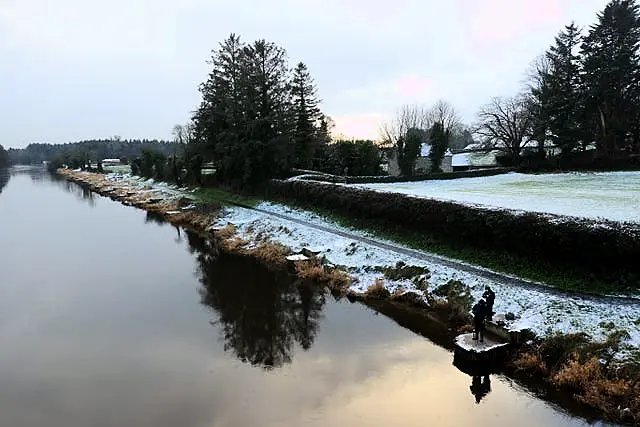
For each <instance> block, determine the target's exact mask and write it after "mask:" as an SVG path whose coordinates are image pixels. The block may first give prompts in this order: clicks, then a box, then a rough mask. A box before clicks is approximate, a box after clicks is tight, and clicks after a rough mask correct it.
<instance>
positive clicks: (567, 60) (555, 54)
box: [538, 23, 584, 153]
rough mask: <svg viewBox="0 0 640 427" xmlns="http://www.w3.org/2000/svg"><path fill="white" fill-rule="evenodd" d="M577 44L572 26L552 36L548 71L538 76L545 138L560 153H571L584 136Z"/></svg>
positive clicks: (577, 38) (577, 33)
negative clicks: (545, 131)
mask: <svg viewBox="0 0 640 427" xmlns="http://www.w3.org/2000/svg"><path fill="white" fill-rule="evenodd" d="M581 42H582V36H581V34H580V30H579V29H578V27H576V25H575V24H574V23H571V24H570V25H567V26H566V27H565V29H564V31H562V32H560V34H558V35H557V36H556V38H555V44H554V45H553V46H552V47H551V48H550V49H549V51H547V53H546V56H547V59H548V60H549V65H550V70H549V71H550V72H549V73H548V74H547V75H545V76H542V81H543V86H542V88H541V90H540V92H539V94H538V95H539V98H540V99H541V101H542V106H543V110H544V113H543V116H544V117H545V119H546V120H547V128H548V130H549V132H550V135H549V137H550V139H551V140H552V141H553V142H554V143H555V145H556V146H558V147H560V148H561V150H562V152H563V153H568V152H571V151H573V150H574V149H575V148H576V147H577V146H578V145H579V143H580V142H581V141H582V140H583V136H584V132H583V129H582V128H581V126H580V121H581V113H582V112H581V109H580V106H581V105H582V104H583V103H582V92H581V76H580V73H581V64H580V57H579V55H578V48H579V46H580V43H581Z"/></svg>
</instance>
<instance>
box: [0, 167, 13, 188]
mask: <svg viewBox="0 0 640 427" xmlns="http://www.w3.org/2000/svg"><path fill="white" fill-rule="evenodd" d="M10 177H11V174H10V173H9V171H8V170H7V169H0V193H2V189H3V188H4V187H5V186H6V185H7V184H8V183H9V178H10Z"/></svg>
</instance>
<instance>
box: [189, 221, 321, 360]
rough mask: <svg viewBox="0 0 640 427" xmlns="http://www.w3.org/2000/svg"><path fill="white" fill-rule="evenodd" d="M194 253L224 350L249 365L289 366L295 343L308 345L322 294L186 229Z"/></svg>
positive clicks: (205, 301)
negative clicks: (219, 328) (220, 249)
mask: <svg viewBox="0 0 640 427" xmlns="http://www.w3.org/2000/svg"><path fill="white" fill-rule="evenodd" d="M186 236H187V239H188V242H189V246H190V250H191V251H192V252H193V253H196V254H197V259H198V276H199V280H200V282H201V284H202V287H201V289H200V294H201V298H202V299H201V302H202V304H204V305H206V306H208V307H211V308H212V309H213V311H214V312H215V313H216V314H217V316H218V322H216V324H218V325H219V326H220V327H221V333H222V335H223V338H224V348H225V351H229V352H232V353H233V354H234V355H235V356H236V357H237V358H238V359H240V360H241V361H243V362H245V363H250V364H251V365H253V366H260V367H262V368H264V369H267V370H269V369H273V368H278V367H281V366H283V365H284V364H286V363H290V362H291V360H292V356H293V353H294V350H295V346H296V344H297V345H299V346H300V347H302V348H303V349H304V350H308V349H309V348H311V346H312V345H313V341H314V339H315V337H316V335H317V333H318V328H319V324H320V321H321V319H322V308H323V306H324V304H325V291H324V289H322V288H319V287H314V286H306V285H303V284H300V283H297V282H296V281H295V278H293V277H292V276H291V275H289V274H288V273H286V272H281V273H274V272H271V271H269V270H267V269H266V268H265V267H264V266H263V265H262V264H260V263H259V262H257V261H256V260H254V259H252V258H250V257H245V256H238V255H230V254H228V253H224V252H221V251H218V250H217V248H216V247H215V245H214V244H213V243H212V242H210V241H209V240H207V239H204V238H202V237H200V236H198V235H197V234H195V233H193V232H190V231H186Z"/></svg>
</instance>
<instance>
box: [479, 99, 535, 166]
mask: <svg viewBox="0 0 640 427" xmlns="http://www.w3.org/2000/svg"><path fill="white" fill-rule="evenodd" d="M531 122H532V117H531V111H530V109H529V108H528V101H527V99H526V97H524V96H516V97H511V98H500V97H497V98H493V99H492V100H491V102H490V103H489V104H487V105H485V106H483V107H482V108H481V109H480V112H479V113H478V123H477V124H476V126H475V133H476V134H477V135H478V136H480V137H481V138H483V139H484V140H485V141H487V142H489V143H490V144H491V146H492V147H493V148H495V149H498V150H500V151H503V152H505V153H507V154H508V155H509V156H510V157H511V159H512V160H513V161H517V159H518V157H519V156H520V153H521V152H522V149H523V148H524V147H526V146H527V145H529V144H530V143H531V142H532V141H531V136H530V134H531Z"/></svg>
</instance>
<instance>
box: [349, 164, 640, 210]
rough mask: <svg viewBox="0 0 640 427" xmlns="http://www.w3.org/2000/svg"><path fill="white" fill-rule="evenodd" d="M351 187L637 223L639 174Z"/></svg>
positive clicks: (514, 176) (524, 176)
mask: <svg viewBox="0 0 640 427" xmlns="http://www.w3.org/2000/svg"><path fill="white" fill-rule="evenodd" d="M354 186H357V187H364V188H369V189H372V190H376V191H384V192H395V193H403V194H411V195H415V196H418V197H429V198H434V199H442V200H453V201H457V202H463V203H473V204H481V205H486V206H492V207H502V208H509V209H519V210H526V211H534V212H547V213H553V214H559V215H570V216H581V217H587V218H607V219H611V220H616V221H633V222H640V172H604V173H561V174H545V175H529V174H521V173H515V172H514V173H508V174H504V175H496V176H489V177H482V178H460V179H452V180H442V181H418V182H402V183H390V184H356V185H354Z"/></svg>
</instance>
